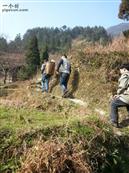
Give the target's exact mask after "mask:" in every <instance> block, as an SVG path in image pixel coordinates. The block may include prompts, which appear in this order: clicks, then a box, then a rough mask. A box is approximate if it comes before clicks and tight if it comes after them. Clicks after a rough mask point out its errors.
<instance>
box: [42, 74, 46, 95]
mask: <svg viewBox="0 0 129 173" xmlns="http://www.w3.org/2000/svg"><path fill="white" fill-rule="evenodd" d="M41 87H42V92H44V91H45V75H44V74H43V75H42V80H41Z"/></svg>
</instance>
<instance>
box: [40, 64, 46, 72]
mask: <svg viewBox="0 0 129 173" xmlns="http://www.w3.org/2000/svg"><path fill="white" fill-rule="evenodd" d="M45 66H46V65H45V64H42V66H41V72H42V73H43V72H44V70H45Z"/></svg>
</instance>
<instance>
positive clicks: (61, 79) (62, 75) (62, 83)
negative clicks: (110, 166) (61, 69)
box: [60, 73, 66, 94]
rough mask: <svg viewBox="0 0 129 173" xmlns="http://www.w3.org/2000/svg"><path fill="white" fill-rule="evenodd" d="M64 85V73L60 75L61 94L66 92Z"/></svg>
mask: <svg viewBox="0 0 129 173" xmlns="http://www.w3.org/2000/svg"><path fill="white" fill-rule="evenodd" d="M64 83H65V73H61V74H60V86H61V89H62V93H63V94H64V92H65V90H66V86H65V85H64Z"/></svg>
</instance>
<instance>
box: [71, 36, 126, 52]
mask: <svg viewBox="0 0 129 173" xmlns="http://www.w3.org/2000/svg"><path fill="white" fill-rule="evenodd" d="M73 49H81V50H83V51H84V52H85V53H90V54H92V53H95V52H97V53H100V54H103V53H110V52H129V40H127V39H126V38H125V37H123V36H120V37H117V38H114V39H113V40H112V42H110V43H109V44H107V45H106V46H103V45H101V44H99V43H95V44H92V43H89V42H86V41H85V40H84V41H82V40H81V41H80V40H74V42H73Z"/></svg>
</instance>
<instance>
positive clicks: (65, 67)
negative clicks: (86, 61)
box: [56, 54, 71, 97]
mask: <svg viewBox="0 0 129 173" xmlns="http://www.w3.org/2000/svg"><path fill="white" fill-rule="evenodd" d="M56 71H57V73H60V86H61V89H62V93H63V94H62V97H65V95H66V93H67V92H68V90H67V84H68V80H69V77H70V73H71V64H70V62H69V60H68V59H67V56H66V55H65V54H64V55H63V56H62V57H61V59H60V60H59V62H58V65H57V68H56Z"/></svg>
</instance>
